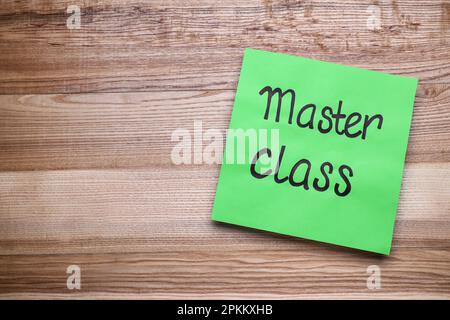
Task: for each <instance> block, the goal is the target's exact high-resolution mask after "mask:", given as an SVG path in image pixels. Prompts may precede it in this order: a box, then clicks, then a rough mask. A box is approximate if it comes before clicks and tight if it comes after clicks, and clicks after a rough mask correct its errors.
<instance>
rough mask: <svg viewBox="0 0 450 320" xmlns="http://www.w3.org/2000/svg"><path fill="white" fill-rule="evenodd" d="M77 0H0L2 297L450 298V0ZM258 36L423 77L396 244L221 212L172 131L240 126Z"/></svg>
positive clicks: (209, 170) (283, 48)
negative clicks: (371, 248)
mask: <svg viewBox="0 0 450 320" xmlns="http://www.w3.org/2000/svg"><path fill="white" fill-rule="evenodd" d="M68 4H73V3H72V1H66V0H64V1H59V0H53V1H40V0H34V1H4V2H2V5H1V6H0V298H6V299H14V298H63V299H64V298H279V299H286V298H369V299H370V298H427V299H430V298H446V299H450V50H449V46H450V3H449V1H435V0H431V1H422V2H418V1H412V0H398V1H380V0H379V1H366V2H364V1H363V2H361V1H356V0H355V1H354V0H349V1H345V2H341V1H332V2H328V1H325V0H317V1H276V0H265V1H259V0H249V1H242V0H224V1H220V3H218V2H217V1H212V0H192V1H182V0H165V1H163V0H153V1H136V0H133V1H126V2H125V1H119V0H106V1H92V0H84V1H79V3H78V4H79V5H80V7H81V12H82V18H81V29H79V30H68V29H67V28H66V19H67V17H68V15H69V14H67V13H66V8H67V5H68ZM370 5H374V6H376V7H377V8H379V9H380V10H381V11H380V12H381V25H380V28H378V29H375V30H372V29H370V28H369V27H368V25H367V21H368V17H369V14H370V12H369V11H368V8H369V6H370ZM245 47H253V48H259V49H266V50H272V51H279V52H286V53H291V54H295V55H300V56H305V57H311V58H315V59H322V60H326V61H331V62H337V63H342V64H347V65H353V66H360V67H365V68H368V69H372V70H379V71H384V72H390V73H394V74H400V75H407V76H414V77H418V78H419V87H418V90H417V96H416V101H415V106H414V116H413V124H412V127H411V135H410V140H409V146H408V153H407V157H406V166H405V173H404V179H403V185H402V192H401V196H400V202H399V208H398V218H397V222H396V227H395V233H394V240H393V249H392V253H391V255H390V256H389V257H382V256H378V255H374V254H370V253H365V252H361V251H357V250H351V249H346V248H341V247H337V246H331V245H326V244H321V243H318V242H313V241H308V240H302V239H297V238H291V237H286V236H281V235H276V234H272V233H267V232H261V231H256V230H252V229H247V228H241V227H236V226H231V225H225V224H220V223H213V222H211V220H210V213H211V207H212V204H213V200H214V193H215V188H216V183H217V177H218V172H219V166H217V165H180V166H177V165H174V164H172V162H171V160H170V152H171V150H172V147H173V146H174V144H175V142H172V141H171V134H172V132H173V131H174V130H175V129H177V128H185V129H188V130H190V131H191V132H192V130H193V125H194V121H196V120H201V121H202V124H203V128H204V129H209V128H214V129H220V130H224V129H225V128H226V127H227V126H228V122H229V118H230V114H231V109H232V104H233V99H234V90H235V87H236V84H237V80H238V75H239V70H240V64H241V59H242V54H243V50H244V48H245ZM71 264H76V265H79V266H80V267H81V272H82V273H81V278H82V288H81V290H73V291H70V290H68V289H67V288H66V278H67V274H66V268H67V266H69V265H71ZM370 265H377V266H379V267H380V269H381V277H382V278H381V279H382V288H381V289H380V290H369V289H368V288H367V286H366V280H367V278H368V276H369V275H368V274H367V267H368V266H370Z"/></svg>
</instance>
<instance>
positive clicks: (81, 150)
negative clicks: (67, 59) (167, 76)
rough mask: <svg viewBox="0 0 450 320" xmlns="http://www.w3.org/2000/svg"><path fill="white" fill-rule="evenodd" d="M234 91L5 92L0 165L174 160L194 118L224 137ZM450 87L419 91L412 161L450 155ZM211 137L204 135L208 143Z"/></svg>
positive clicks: (0, 105)
mask: <svg viewBox="0 0 450 320" xmlns="http://www.w3.org/2000/svg"><path fill="white" fill-rule="evenodd" d="M233 99H234V92H232V91H228V90H225V91H170V92H147V93H105V94H69V95H62V94H56V95H23V96H22V95H3V96H0V111H1V113H2V116H1V117H0V150H1V152H0V170H3V171H7V170H40V169H45V170H48V169H87V168H137V167H145V166H151V165H161V164H163V165H164V164H170V163H171V157H170V155H171V151H172V148H173V147H174V146H175V145H176V143H177V142H176V141H172V139H171V135H172V133H173V132H174V131H175V130H176V129H187V130H189V132H190V133H191V134H192V135H193V131H194V123H195V121H200V120H201V121H202V127H203V132H205V131H206V130H208V129H218V130H220V132H222V133H223V134H224V135H225V130H226V128H227V127H228V123H229V119H230V114H231V109H232V105H233ZM449 138H450V90H449V87H448V86H442V85H424V86H422V87H421V88H420V89H419V90H418V92H417V97H416V103H415V107H414V116H413V123H412V129H411V134H410V141H409V147H408V153H407V158H406V161H407V162H424V161H425V162H448V161H450V139H449ZM208 143H209V142H207V141H205V142H204V145H205V146H206V145H208Z"/></svg>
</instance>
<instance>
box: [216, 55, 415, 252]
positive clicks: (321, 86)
mask: <svg viewBox="0 0 450 320" xmlns="http://www.w3.org/2000/svg"><path fill="white" fill-rule="evenodd" d="M416 87H417V79H414V78H406V77H401V76H395V75H390V74H384V73H379V72H374V71H368V70H363V69H358V68H353V67H347V66H343V65H338V64H333V63H327V62H322V61H315V60H311V59H306V58H301V57H295V56H291V55H285V54H279V53H272V52H265V51H259V50H253V49H247V50H246V51H245V55H244V59H243V63H242V69H241V75H240V79H239V84H238V88H237V92H236V98H235V102H234V107H233V113H232V117H231V121H230V130H231V131H233V132H234V134H233V135H230V134H229V135H228V137H227V145H226V150H225V154H224V159H223V164H222V168H221V172H220V177H219V182H218V185H217V192H216V199H215V203H214V208H213V212H212V219H213V220H215V221H221V222H226V223H231V224H236V225H241V226H246V227H251V228H256V229H261V230H266V231H271V232H275V233H281V234H286V235H291V236H296V237H301V238H306V239H311V240H317V241H321V242H327V243H333V244H337V245H341V246H346V247H351V248H357V249H362V250H367V251H372V252H377V253H381V254H389V252H390V248H391V242H392V235H393V229H394V223H395V215H396V211H397V204H398V198H399V193H400V188H401V182H402V173H403V166H404V161H405V154H406V148H407V143H408V135H409V129H410V125H411V118H412V111H413V104H414V96H415V91H416ZM239 130H241V131H239ZM236 132H239V133H240V134H242V133H244V138H243V139H244V140H245V141H244V143H241V142H242V139H241V141H240V142H239V141H238V140H239V135H237V134H235V133H236ZM264 132H265V135H264ZM255 133H256V145H255V142H254V141H255V140H254V138H255V137H254V136H255ZM261 133H262V134H261ZM277 137H278V139H276V138H277ZM252 139H253V140H252ZM240 156H242V157H243V158H245V159H244V161H243V160H242V158H241V159H240V160H239V159H238V158H239V157H240Z"/></svg>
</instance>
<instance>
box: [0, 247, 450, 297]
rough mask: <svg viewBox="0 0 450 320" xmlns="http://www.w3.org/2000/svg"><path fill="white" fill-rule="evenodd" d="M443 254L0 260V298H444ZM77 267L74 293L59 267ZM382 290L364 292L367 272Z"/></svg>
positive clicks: (286, 252)
mask: <svg viewBox="0 0 450 320" xmlns="http://www.w3.org/2000/svg"><path fill="white" fill-rule="evenodd" d="M449 261H450V251H449V250H445V251H443V250H435V249H421V250H417V248H399V250H398V251H397V253H396V258H395V259H383V258H381V257H377V256H373V255H361V254H356V253H355V252H344V251H340V250H336V249H334V248H325V247H323V248H319V247H318V248H317V250H309V251H304V250H299V249H296V248H291V249H286V248H278V249H277V250H270V249H269V250H250V249H228V250H223V248H220V247H212V248H200V249H197V248H196V249H193V248H190V249H184V248H181V249H178V250H177V249H171V250H164V249H162V250H154V251H149V252H148V253H114V254H94V255H88V254H64V255H14V256H0V298H16V297H21V298H43V297H44V298H66V299H67V298H77V297H78V298H80V297H81V298H123V297H127V298H138V299H144V298H153V299H155V298H182V299H183V298H184V299H185V298H186V297H189V298H190V299H194V298H209V299H211V298H228V299H229V298H263V299H264V298H265V299H268V298H278V299H280V298H282V299H286V298H291V299H292V298H306V299H311V298H360V299H361V298H369V299H374V298H395V297H397V298H421V299H430V298H441V299H442V298H446V299H449V298H450V285H449V284H450V263H449ZM72 264H76V265H78V266H79V267H80V268H81V290H73V291H70V290H68V289H67V288H66V279H67V278H66V277H67V274H66V268H67V267H68V266H69V265H72ZM371 265H377V266H379V268H380V271H381V289H379V290H369V289H367V285H366V281H367V278H368V276H369V275H368V273H367V267H368V266H371Z"/></svg>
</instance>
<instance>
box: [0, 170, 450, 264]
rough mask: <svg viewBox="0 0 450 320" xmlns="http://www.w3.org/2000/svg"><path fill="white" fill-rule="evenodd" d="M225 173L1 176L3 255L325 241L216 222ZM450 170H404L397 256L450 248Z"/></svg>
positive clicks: (301, 245) (274, 246) (299, 245)
mask: <svg viewBox="0 0 450 320" xmlns="http://www.w3.org/2000/svg"><path fill="white" fill-rule="evenodd" d="M218 171H219V170H218V167H217V166H179V167H174V166H157V167H152V168H146V169H135V170H62V171H22V172H2V173H0V180H1V181H2V183H1V184H0V208H2V213H1V216H0V254H3V255H15V254H38V253H39V254H55V253H64V254H67V253H99V252H147V251H152V250H169V248H171V249H173V248H186V249H194V248H199V247H213V248H225V247H228V248H229V249H230V250H233V249H245V250H278V249H280V248H283V249H290V250H294V249H296V250H299V251H301V252H306V251H315V250H317V249H319V248H321V247H323V246H325V245H323V244H319V243H317V242H312V241H306V240H300V239H295V238H291V237H285V236H280V235H271V234H268V233H266V232H260V231H256V230H250V229H246V228H239V227H232V226H228V225H224V224H220V223H213V222H211V220H210V213H211V208H212V204H213V200H214V194H215V187H216V183H217V176H218ZM449 175H450V163H434V164H424V163H418V164H408V165H407V166H406V170H405V178H404V183H403V187H402V193H401V196H400V204H399V209H398V220H397V225H396V230H395V237H394V243H393V251H392V255H393V256H394V257H396V258H399V256H398V253H397V250H399V248H404V247H408V248H416V249H417V250H418V251H420V250H422V249H423V248H429V249H436V250H437V249H440V250H444V251H446V250H449V249H450V245H449V240H450V215H449V212H450V203H449V201H448V199H450V184H449V183H448V179H443V177H448V176H449ZM342 251H349V249H342ZM360 255H362V256H364V255H366V254H364V253H360ZM330 259H334V257H333V256H332V255H331V256H330Z"/></svg>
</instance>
